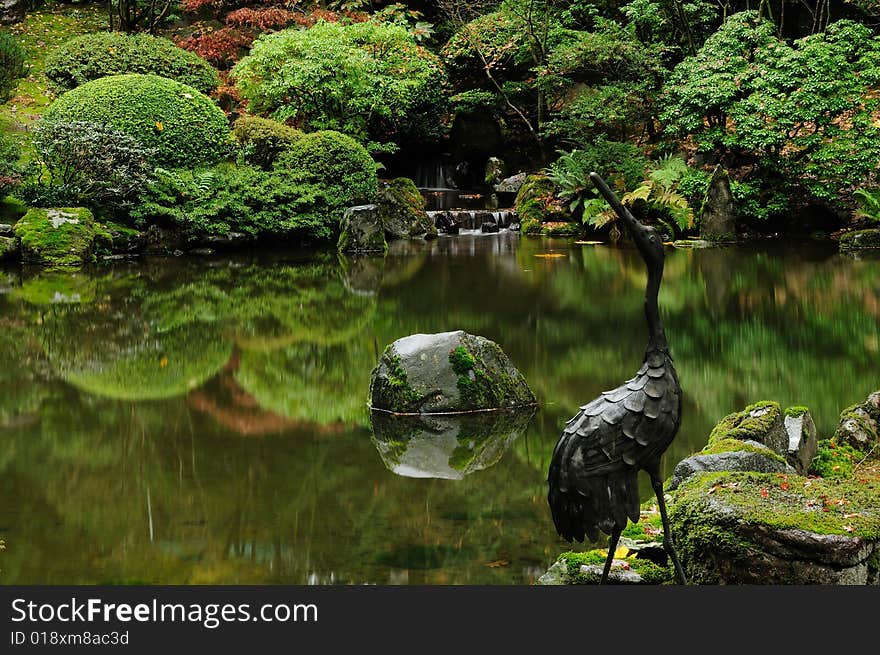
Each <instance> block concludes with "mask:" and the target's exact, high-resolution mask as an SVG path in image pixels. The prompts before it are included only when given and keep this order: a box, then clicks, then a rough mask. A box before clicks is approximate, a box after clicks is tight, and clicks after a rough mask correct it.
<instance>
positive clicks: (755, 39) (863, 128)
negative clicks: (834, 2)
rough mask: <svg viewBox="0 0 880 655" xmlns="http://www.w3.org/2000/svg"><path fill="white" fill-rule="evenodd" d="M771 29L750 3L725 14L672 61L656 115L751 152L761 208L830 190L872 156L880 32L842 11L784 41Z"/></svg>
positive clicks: (738, 156)
mask: <svg viewBox="0 0 880 655" xmlns="http://www.w3.org/2000/svg"><path fill="white" fill-rule="evenodd" d="M775 31H776V30H775V27H774V25H773V24H772V23H769V22H766V21H762V20H760V19H759V17H758V14H757V13H756V12H742V13H739V14H736V15H734V16H731V17H730V18H729V19H727V21H725V23H724V24H723V25H722V26H721V28H720V29H719V30H718V31H717V32H716V33H715V34H713V35H712V36H711V37H710V38H709V39H708V40H707V41H706V44H705V45H704V47H703V48H701V49H700V51H699V52H698V53H697V54H696V55H695V56H693V57H689V58H687V59H685V60H684V61H683V62H682V63H681V64H679V65H678V66H677V67H676V68H675V70H674V71H673V73H672V75H671V77H670V80H669V83H668V84H667V85H666V86H665V87H664V100H663V107H664V109H663V113H662V116H661V118H662V120H664V121H665V122H666V125H667V129H668V131H669V132H670V133H671V134H674V135H678V136H685V135H690V136H692V137H693V138H694V140H695V141H696V143H697V145H698V147H699V148H700V149H701V150H703V151H713V152H716V153H719V154H721V155H724V156H728V157H731V158H732V159H733V161H734V163H736V162H756V164H757V165H756V166H755V167H754V168H755V171H754V174H753V181H755V182H757V183H758V185H759V187H760V189H759V192H760V193H764V195H765V196H766V197H764V198H761V199H760V201H758V202H756V203H755V204H756V205H758V206H761V205H763V206H764V207H765V211H764V212H763V214H764V215H771V214H772V213H774V212H777V211H782V210H784V209H785V208H786V207H785V206H784V204H782V203H780V196H788V197H789V198H790V197H793V196H795V195H796V194H798V193H799V191H800V190H804V191H806V192H807V193H808V194H809V195H811V196H812V197H813V198H816V199H819V200H826V201H827V200H831V201H834V200H839V199H840V198H841V197H844V196H845V195H847V194H848V188H849V187H851V186H853V185H856V184H859V185H861V184H864V181H865V180H866V179H868V180H870V179H871V178H872V177H873V176H874V175H875V173H876V169H877V165H878V161H880V128H878V126H877V125H875V122H874V120H873V116H872V113H873V112H874V110H875V109H876V107H877V100H876V98H875V97H874V96H875V94H873V93H872V92H871V88H872V86H873V85H874V84H875V83H876V81H877V80H878V79H880V38H877V37H874V36H872V35H871V33H870V31H869V30H868V28H866V27H865V26H862V25H858V24H856V23H853V22H851V21H839V22H837V23H834V24H832V25H830V26H829V27H828V29H827V30H826V31H825V32H823V33H820V34H814V35H812V36H809V37H806V38H803V39H799V40H797V41H795V42H793V43H792V44H791V45H789V44H788V43H786V42H784V41H782V40H780V39H779V38H777V37H776V35H775ZM728 168H731V167H728ZM751 181H752V180H749V182H751ZM749 191H750V194H754V193H755V190H749ZM734 194H735V195H736V191H734ZM771 207H772V210H773V211H772V212H771V211H770V209H769V208H771Z"/></svg>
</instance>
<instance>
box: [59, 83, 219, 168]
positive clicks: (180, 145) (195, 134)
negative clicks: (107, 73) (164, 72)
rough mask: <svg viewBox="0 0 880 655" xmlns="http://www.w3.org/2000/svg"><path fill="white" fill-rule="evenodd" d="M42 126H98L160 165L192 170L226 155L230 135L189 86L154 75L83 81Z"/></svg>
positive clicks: (206, 101) (208, 103)
mask: <svg viewBox="0 0 880 655" xmlns="http://www.w3.org/2000/svg"><path fill="white" fill-rule="evenodd" d="M42 120H43V121H44V123H45V124H47V125H51V124H53V123H71V122H80V121H84V122H90V123H103V124H107V125H109V126H111V127H113V128H116V129H118V130H120V131H122V132H125V133H126V134H128V135H130V136H131V137H133V138H135V139H137V140H138V141H139V142H140V143H141V144H142V145H144V146H145V147H147V148H150V149H151V150H153V151H154V155H153V157H152V158H151V161H152V163H154V164H156V165H160V166H172V167H173V166H197V165H199V164H210V163H213V162H216V161H218V160H219V159H221V158H223V157H224V156H226V155H227V154H228V152H229V148H230V145H231V133H230V130H229V124H228V122H227V120H226V115H225V114H224V113H223V112H222V111H221V110H220V109H219V108H218V107H217V106H216V105H215V104H214V103H213V102H211V100H210V98H208V97H207V96H205V95H203V94H201V93H200V92H198V91H196V90H195V89H194V88H192V87H191V86H187V85H185V84H181V83H180V82H175V81H173V80H169V79H166V78H164V77H159V76H157V75H137V74H131V75H114V76H112V77H102V78H100V79H97V80H93V81H91V82H87V83H86V84H83V85H82V86H79V87H77V88H75V89H73V90H71V91H68V92H67V93H65V94H64V95H62V96H61V97H59V98H58V99H57V100H56V101H55V102H54V103H52V105H51V106H50V107H49V109H48V111H47V112H46V113H45V115H44V116H43V119H42Z"/></svg>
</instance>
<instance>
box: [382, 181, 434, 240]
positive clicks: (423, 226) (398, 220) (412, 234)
mask: <svg viewBox="0 0 880 655" xmlns="http://www.w3.org/2000/svg"><path fill="white" fill-rule="evenodd" d="M377 204H378V207H379V219H380V220H381V222H382V226H383V227H384V228H385V234H386V236H387V237H388V238H389V239H413V238H419V237H435V236H437V228H436V227H435V226H434V223H433V222H432V221H431V219H430V218H428V213H427V212H426V211H425V199H424V197H422V194H421V193H420V192H419V190H418V188H416V185H415V182H413V181H412V180H410V179H409V178H406V177H398V178H396V179H394V180H391V181H390V182H383V183H382V186H381V188H380V189H379V199H378V202H377Z"/></svg>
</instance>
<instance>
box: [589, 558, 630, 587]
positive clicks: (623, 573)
mask: <svg viewBox="0 0 880 655" xmlns="http://www.w3.org/2000/svg"><path fill="white" fill-rule="evenodd" d="M615 562H617V560H614V561H613V562H612V564H611V570H610V571H608V582H609V584H642V576H640V575H639V574H638V573H636V572H635V571H633V570H632V569H625V568H623V567H621V566H615V565H614V563H615ZM603 568H604V567H602V566H599V565H598V564H581V573H583V574H585V575H594V576H599V577H600V578H601V577H602V569H603Z"/></svg>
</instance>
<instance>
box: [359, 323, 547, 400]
mask: <svg viewBox="0 0 880 655" xmlns="http://www.w3.org/2000/svg"><path fill="white" fill-rule="evenodd" d="M370 399H371V400H370V402H371V405H372V407H373V408H374V409H379V410H385V411H389V412H394V413H401V414H432V413H446V412H469V411H479V410H486V409H510V408H515V407H525V406H531V405H534V404H535V396H534V394H533V393H532V391H531V390H530V389H529V387H528V384H526V381H525V379H524V378H523V377H522V375H521V374H520V372H519V371H518V370H517V369H516V368H515V367H514V366H513V364H512V363H511V362H510V360H509V359H508V357H507V355H505V354H504V352H503V351H502V350H501V348H500V347H499V346H498V344H496V343H495V342H493V341H490V340H489V339H486V338H485V337H479V336H473V335H470V334H467V333H465V332H462V331H461V330H459V331H456V332H443V333H440V334H414V335H411V336H408V337H404V338H403V339H398V340H397V341H395V342H394V343H393V344H391V345H390V346H388V348H386V349H385V352H384V353H383V354H382V357H381V359H380V361H379V364H378V366H377V367H376V368H375V369H374V371H373V375H372V381H371V384H370Z"/></svg>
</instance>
